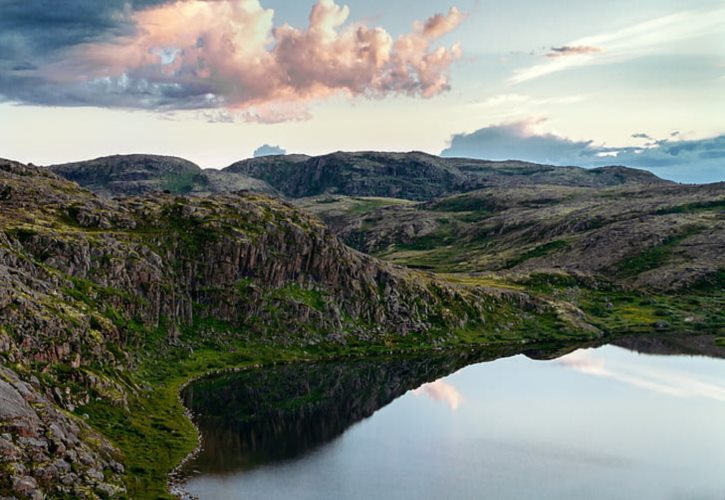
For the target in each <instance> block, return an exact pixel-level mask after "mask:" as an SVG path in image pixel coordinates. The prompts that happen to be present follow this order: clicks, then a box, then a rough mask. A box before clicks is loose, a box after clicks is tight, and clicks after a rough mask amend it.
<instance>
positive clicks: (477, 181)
mask: <svg viewBox="0 0 725 500" xmlns="http://www.w3.org/2000/svg"><path fill="white" fill-rule="evenodd" d="M49 168H50V169H51V170H52V171H53V172H55V173H57V174H58V175H60V176H62V177H65V178H66V179H69V180H72V181H74V182H77V183H78V184H80V185H81V186H83V187H85V188H87V189H90V190H92V191H94V192H96V193H98V194H101V195H103V196H124V195H138V194H143V193H148V192H152V191H169V192H171V193H173V194H192V195H209V194H213V193H221V192H234V191H239V190H252V191H257V192H265V193H269V194H281V195H282V196H286V197H288V198H300V197H308V196H316V195H320V194H324V193H334V194H344V195H350V196H382V197H393V198H404V199H409V200H416V201H428V200H431V199H433V198H436V197H439V196H443V195H446V194H451V193H463V192H467V191H472V190H476V189H482V188H490V187H506V188H509V187H517V186H529V185H538V184H550V185H560V186H577V187H610V186H619V185H625V184H666V183H667V181H664V180H662V179H659V178H658V177H656V176H655V175H653V174H651V173H649V172H646V171H643V170H636V169H631V168H626V167H603V168H596V169H584V168H579V167H555V166H551V165H537V164H533V163H525V162H517V161H504V162H492V161H483V160H470V159H465V158H440V157H438V156H433V155H429V154H425V153H417V152H412V153H382V152H360V153H344V152H338V153H332V154H329V155H324V156H317V157H310V156H305V155H283V156H265V157H260V158H251V159H247V160H242V161H240V162H237V163H234V164H233V165H230V166H229V167H227V168H225V169H222V170H213V169H206V170H202V169H201V168H199V166H198V165H196V164H194V163H191V162H189V161H186V160H183V159H181V158H174V157H168V156H154V155H116V156H108V157H104V158H97V159H95V160H89V161H82V162H76V163H67V164H62V165H52V166H50V167H49Z"/></svg>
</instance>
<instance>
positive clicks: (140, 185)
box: [49, 154, 274, 197]
mask: <svg viewBox="0 0 725 500" xmlns="http://www.w3.org/2000/svg"><path fill="white" fill-rule="evenodd" d="M49 168H50V170H52V171H53V172H55V173H56V174H58V175H60V176H61V177H64V178H66V179H68V180H71V181H73V182H77V183H78V184H80V185H81V186H83V187H85V188H87V189H90V190H91V191H94V192H96V193H98V194H100V195H102V196H107V197H113V196H129V195H139V194H144V193H149V192H154V191H168V192H170V193H172V194H195V195H209V194H212V193H219V192H230V191H240V190H251V191H258V192H266V193H274V189H272V188H271V187H269V186H268V185H267V184H266V183H264V182H262V181H259V180H257V179H252V178H249V177H247V176H243V175H239V174H234V173H231V172H229V173H220V172H219V171H218V170H214V169H207V170H202V169H201V168H200V167H199V166H198V165H196V164H195V163H192V162H190V161H187V160H184V159H182V158H176V157H173V156H158V155H143V154H134V155H114V156H105V157H102V158H96V159H94V160H88V161H80V162H73V163H64V164H60V165H51V166H50V167H49Z"/></svg>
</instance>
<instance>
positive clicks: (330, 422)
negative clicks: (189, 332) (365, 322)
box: [182, 347, 516, 473]
mask: <svg viewBox="0 0 725 500" xmlns="http://www.w3.org/2000/svg"><path fill="white" fill-rule="evenodd" d="M515 353H516V350H515V349H513V348H511V347H505V348H499V349H497V350H485V351H474V352H463V353H460V352H459V353H452V354H451V353H448V354H442V353H438V354H435V355H432V356H431V355H430V354H427V355H426V356H425V357H404V358H397V359H391V358H378V359H362V360H352V361H342V362H328V363H317V364H290V365H281V366H274V367H269V368H264V369H260V370H251V371H246V372H238V373H230V374H226V375H221V376H215V377H212V378H207V379H203V380H200V381H198V382H196V383H194V384H192V385H190V386H189V387H188V388H187V389H186V390H185V391H184V393H183V394H182V398H183V400H184V403H185V404H186V406H187V407H188V408H190V409H191V410H192V412H193V413H194V414H195V415H197V418H196V422H197V425H198V426H199V429H200V431H201V434H202V437H203V450H202V452H201V453H200V454H199V456H198V457H197V458H196V459H195V460H194V461H193V462H191V463H190V464H189V465H188V468H190V469H194V470H197V471H202V472H204V471H214V472H217V473H223V472H231V471H237V470H248V469H252V468H255V467H257V466H260V465H263V464H266V463H270V462H276V461H280V460H285V459H290V458H294V457H297V456H300V455H302V454H304V453H305V452H307V451H310V450H312V449H314V448H316V447H318V446H320V445H321V444H324V443H326V442H328V441H330V440H332V439H334V438H335V437H337V436H339V435H340V434H342V433H343V432H344V431H345V430H346V429H347V428H348V427H350V426H351V425H352V424H354V423H355V422H358V421H360V420H362V419H364V418H367V417H369V416H370V415H372V414H373V413H374V412H375V411H376V410H378V409H379V408H382V407H383V406H385V405H387V404H388V403H390V402H391V401H393V400H394V399H396V398H398V397H399V396H401V395H403V394H405V393H406V392H407V391H409V390H411V389H416V388H418V391H419V394H426V395H428V396H429V397H431V398H433V399H435V400H439V401H443V402H445V403H446V404H447V405H448V406H449V407H450V408H451V409H456V408H458V406H459V405H460V403H461V400H462V397H461V395H460V394H459V393H458V392H457V391H456V390H455V388H453V387H451V386H449V385H448V384H446V383H445V382H443V381H437V379H439V378H441V377H444V376H446V375H448V374H450V373H453V372H455V371H456V370H459V369H460V368H462V367H464V366H467V365H470V364H471V363H475V362H479V361H484V360H492V359H498V358H501V357H505V356H510V355H513V354H515ZM428 382H430V383H428Z"/></svg>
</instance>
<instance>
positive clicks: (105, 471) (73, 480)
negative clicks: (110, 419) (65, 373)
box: [0, 366, 126, 499]
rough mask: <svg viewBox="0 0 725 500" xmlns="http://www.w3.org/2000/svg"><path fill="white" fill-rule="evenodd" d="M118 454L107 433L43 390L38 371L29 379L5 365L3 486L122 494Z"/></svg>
mask: <svg viewBox="0 0 725 500" xmlns="http://www.w3.org/2000/svg"><path fill="white" fill-rule="evenodd" d="M55 391H56V392H57V393H58V395H57V398H59V399H62V398H63V394H62V391H61V389H60V388H55ZM117 460H118V452H117V451H116V450H115V449H114V448H113V447H112V446H111V445H110V444H109V443H108V442H107V441H106V440H105V439H104V438H103V437H102V436H100V435H99V434H98V433H96V432H94V431H93V430H92V429H91V428H90V427H89V426H88V425H87V424H86V423H85V422H83V421H82V420H81V419H78V418H74V417H71V416H69V415H68V414H66V413H64V412H62V411H61V410H59V409H58V407H57V403H56V402H55V401H53V400H52V399H50V400H49V399H48V398H47V397H46V396H44V395H43V394H42V389H41V388H40V382H39V380H38V379H37V378H36V377H35V376H31V377H30V381H29V382H24V381H22V380H21V379H20V378H19V377H18V375H17V374H16V373H14V372H13V371H11V370H9V369H7V368H4V367H2V366H0V492H2V493H5V494H12V495H14V496H17V497H18V498H32V499H42V498H46V495H50V496H51V497H54V498H58V497H74V498H89V497H98V496H101V497H104V498H107V497H112V496H118V495H121V494H123V493H125V491H126V490H125V488H124V486H123V481H122V479H123V476H122V474H123V472H124V468H123V465H121V464H120V463H119V462H118V461H117Z"/></svg>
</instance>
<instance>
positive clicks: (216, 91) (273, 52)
mask: <svg viewBox="0 0 725 500" xmlns="http://www.w3.org/2000/svg"><path fill="white" fill-rule="evenodd" d="M349 15H350V9H349V8H348V7H347V6H340V5H337V4H336V3H335V2H334V1H333V0H318V2H317V3H316V4H315V5H314V6H313V7H312V11H311V13H310V16H309V24H308V26H307V27H306V28H303V29H300V28H296V27H293V26H290V25H289V24H283V25H281V26H275V25H274V19H273V18H274V11H273V10H272V9H266V8H264V7H263V6H262V5H261V4H260V3H259V1H258V0H220V1H214V2H210V1H204V0H183V1H177V2H174V3H168V4H164V5H161V6H158V7H153V8H148V9H145V10H141V11H137V12H134V13H133V14H132V16H133V21H134V22H135V25H136V30H135V32H134V34H133V35H131V36H125V37H119V38H117V39H114V40H113V41H111V42H106V43H91V44H87V45H84V46H81V47H80V48H78V49H77V50H76V53H75V54H74V57H73V63H72V65H71V64H69V63H68V62H67V61H65V62H62V63H59V64H58V65H56V66H55V67H54V68H53V72H54V74H55V76H56V78H58V75H60V78H61V79H66V80H73V81H78V80H85V81H91V82H99V81H100V82H104V81H106V80H109V81H113V88H114V89H115V90H118V89H119V82H121V84H123V82H126V85H130V84H133V85H134V89H135V90H138V88H139V85H140V86H141V87H143V85H147V86H148V87H149V88H150V89H152V90H153V91H155V92H160V93H163V95H164V96H170V101H171V103H170V106H169V107H173V106H174V104H175V102H174V96H177V97H178V99H179V100H182V99H183V97H184V96H185V95H187V94H189V93H192V94H193V95H194V96H195V98H196V104H195V105H194V107H204V106H205V105H208V107H224V108H227V109H230V110H238V111H239V112H240V113H241V114H242V115H243V117H244V118H245V119H251V120H257V119H258V120H260V121H284V120H287V119H290V118H295V117H296V118H299V117H304V116H305V114H306V113H307V111H306V107H305V106H304V104H306V103H309V102H310V101H313V100H320V99H325V98H327V97H330V96H333V95H339V94H343V95H347V96H350V97H355V96H364V97H370V98H377V97H384V96H386V95H390V94H404V95H408V96H422V97H432V96H435V95H437V94H440V93H441V92H444V91H446V90H448V89H449V88H450V84H449V68H450V66H451V64H452V63H453V62H454V61H455V60H457V59H459V58H460V57H461V56H462V53H461V49H460V46H458V45H457V44H456V45H453V46H451V47H441V46H434V44H435V42H436V41H437V40H438V39H439V38H440V37H442V36H443V35H445V34H447V33H449V32H451V31H452V30H454V29H455V28H456V27H457V26H458V25H459V24H460V23H461V21H462V20H463V17H464V16H463V14H462V13H461V12H460V11H459V10H458V9H457V8H455V7H452V8H451V9H450V10H449V11H448V12H447V13H446V14H437V15H435V16H433V17H431V18H429V19H427V20H426V21H424V22H416V23H414V24H413V28H412V30H411V32H409V33H407V34H404V35H401V36H399V37H398V38H397V39H393V37H392V36H391V35H390V34H389V33H388V32H387V31H385V30H384V29H383V28H380V27H370V26H367V25H365V24H361V23H348V24H346V22H347V20H348V17H349ZM124 79H125V80H124ZM129 82H130V83H129ZM121 90H123V85H121ZM141 90H143V88H142V89H141ZM199 103H201V104H199ZM300 104H302V106H300ZM180 107H184V106H183V103H182V105H181V106H180ZM285 108H288V109H291V110H293V112H292V113H291V114H292V115H293V116H289V115H290V112H288V111H285V110H284V109H285Z"/></svg>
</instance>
